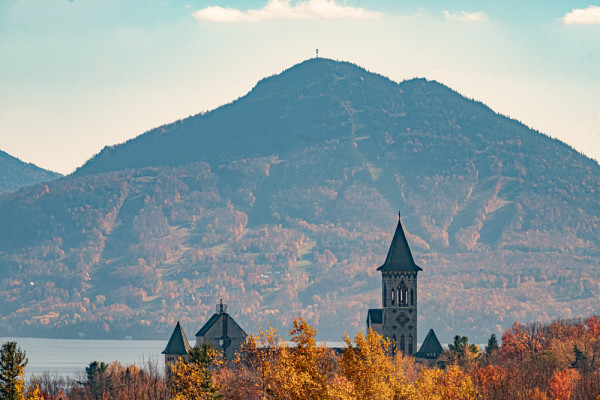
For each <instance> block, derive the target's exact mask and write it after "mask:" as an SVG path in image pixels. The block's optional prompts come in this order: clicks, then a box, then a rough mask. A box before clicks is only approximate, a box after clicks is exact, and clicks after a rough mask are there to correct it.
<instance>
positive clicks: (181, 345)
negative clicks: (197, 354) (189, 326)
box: [162, 321, 191, 354]
mask: <svg viewBox="0 0 600 400" xmlns="http://www.w3.org/2000/svg"><path fill="white" fill-rule="evenodd" d="M190 350H191V347H190V344H189V343H188V340H187V338H186V337H185V332H184V331H183V329H181V325H180V324H179V321H177V325H175V329H173V333H172V334H171V338H170V339H169V343H167V347H166V348H165V350H164V351H163V352H162V354H188V352H189V351H190Z"/></svg>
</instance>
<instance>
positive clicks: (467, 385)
mask: <svg viewBox="0 0 600 400" xmlns="http://www.w3.org/2000/svg"><path fill="white" fill-rule="evenodd" d="M414 389H415V392H414V393H413V397H411V400H412V399H414V400H417V399H419V400H470V399H476V398H477V390H476V389H475V385H474V383H473V381H472V380H471V377H470V376H468V375H467V374H465V373H464V372H463V371H462V370H461V369H460V368H459V367H458V365H452V366H450V367H449V368H448V369H446V370H445V371H442V370H440V369H437V368H434V369H429V368H423V370H421V373H420V375H419V378H418V379H417V380H416V382H415V384H414Z"/></svg>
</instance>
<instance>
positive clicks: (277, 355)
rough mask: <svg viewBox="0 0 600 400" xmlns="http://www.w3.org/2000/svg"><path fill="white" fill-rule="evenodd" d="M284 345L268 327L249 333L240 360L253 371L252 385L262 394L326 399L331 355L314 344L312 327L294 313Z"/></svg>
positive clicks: (330, 396)
mask: <svg viewBox="0 0 600 400" xmlns="http://www.w3.org/2000/svg"><path fill="white" fill-rule="evenodd" d="M290 336H291V342H292V343H293V346H291V347H290V346H288V345H287V344H286V343H285V342H284V341H283V339H282V338H281V337H280V336H279V335H277V332H276V331H275V330H274V329H273V328H271V329H269V330H268V331H266V332H263V331H262V330H259V333H258V334H257V335H252V336H250V337H249V338H248V341H247V343H246V345H245V346H244V349H243V354H244V363H245V364H246V365H248V366H249V367H250V368H251V369H253V370H254V371H255V372H256V388H257V389H258V392H259V393H260V394H261V395H262V397H263V398H274V399H298V400H299V399H315V400H316V399H329V398H332V392H331V386H330V383H331V381H332V379H333V376H334V373H333V365H334V364H335V361H334V358H333V355H332V354H331V352H330V351H329V350H328V349H327V348H326V347H325V345H318V344H317V342H316V339H315V336H316V330H315V329H314V328H313V327H312V326H310V325H309V324H308V323H307V322H306V321H305V320H304V319H303V318H301V317H296V318H295V319H294V322H293V328H292V329H290Z"/></svg>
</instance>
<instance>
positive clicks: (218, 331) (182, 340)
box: [162, 300, 248, 371]
mask: <svg viewBox="0 0 600 400" xmlns="http://www.w3.org/2000/svg"><path fill="white" fill-rule="evenodd" d="M247 337H248V335H247V334H246V332H244V330H243V329H242V328H241V327H240V326H239V325H238V323H237V322H235V320H234V319H233V318H232V317H231V315H229V314H228V313H227V304H223V300H221V301H220V303H219V304H217V309H216V312H215V313H214V314H213V316H212V317H210V319H209V320H208V321H207V322H206V323H205V324H204V326H202V328H200V330H199V331H198V333H196V346H200V344H202V343H210V344H212V346H213V348H214V349H215V350H217V351H219V352H220V353H221V356H222V357H223V360H225V361H228V360H233V359H234V356H235V353H237V352H238V351H239V350H240V349H241V348H242V344H243V343H244V342H245V341H246V338H247ZM190 350H191V346H190V344H189V342H188V340H187V338H186V336H185V333H184V332H183V329H181V325H180V324H179V322H177V325H176V326H175V329H174V330H173V333H172V334H171V338H170V339H169V342H168V343H167V347H166V348H165V350H164V351H163V352H162V354H164V355H165V368H166V370H167V371H170V368H171V364H174V363H176V362H177V360H178V359H179V358H181V359H183V360H187V359H188V354H189V352H190Z"/></svg>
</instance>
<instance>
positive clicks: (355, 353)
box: [338, 329, 409, 400]
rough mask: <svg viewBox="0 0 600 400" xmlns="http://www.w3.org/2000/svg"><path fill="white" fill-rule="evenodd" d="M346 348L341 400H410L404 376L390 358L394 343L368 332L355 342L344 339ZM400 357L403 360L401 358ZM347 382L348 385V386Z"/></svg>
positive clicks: (348, 338) (340, 390)
mask: <svg viewBox="0 0 600 400" xmlns="http://www.w3.org/2000/svg"><path fill="white" fill-rule="evenodd" d="M343 340H344V343H345V344H346V346H347V347H346V348H345V349H344V353H343V354H342V358H341V360H340V370H341V378H342V379H343V380H342V381H341V382H339V383H338V391H339V392H341V396H340V397H342V398H353V399H360V400H362V399H364V400H367V399H393V398H401V396H402V397H404V396H408V394H409V388H408V387H407V386H406V379H405V378H404V374H403V373H402V371H401V370H400V369H399V368H398V365H397V363H395V362H394V359H393V357H392V356H391V352H392V343H390V341H389V339H387V338H384V337H383V336H381V335H379V334H378V333H376V332H374V331H373V330H372V329H369V332H368V333H367V336H364V335H363V333H362V332H358V334H357V335H356V337H355V338H354V342H352V340H351V339H350V337H349V336H348V334H345V335H344V338H343ZM399 357H400V356H399ZM344 380H345V381H347V382H348V383H349V384H345V382H344Z"/></svg>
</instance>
